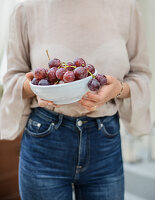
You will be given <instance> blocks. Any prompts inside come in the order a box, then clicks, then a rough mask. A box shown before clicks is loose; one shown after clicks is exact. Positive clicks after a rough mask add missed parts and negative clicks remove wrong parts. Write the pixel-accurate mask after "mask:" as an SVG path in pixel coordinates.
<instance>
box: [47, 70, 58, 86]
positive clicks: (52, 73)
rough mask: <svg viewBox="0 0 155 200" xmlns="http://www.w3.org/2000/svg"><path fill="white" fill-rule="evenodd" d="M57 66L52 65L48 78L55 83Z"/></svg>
mask: <svg viewBox="0 0 155 200" xmlns="http://www.w3.org/2000/svg"><path fill="white" fill-rule="evenodd" d="M56 69H57V68H55V67H52V68H51V69H50V70H48V73H47V75H48V80H49V82H51V83H54V82H55V81H56V80H57V77H56V71H57V70H56Z"/></svg>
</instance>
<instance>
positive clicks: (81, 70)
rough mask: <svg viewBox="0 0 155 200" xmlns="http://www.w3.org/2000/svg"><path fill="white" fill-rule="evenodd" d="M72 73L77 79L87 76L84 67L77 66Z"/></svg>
mask: <svg viewBox="0 0 155 200" xmlns="http://www.w3.org/2000/svg"><path fill="white" fill-rule="evenodd" d="M74 75H75V78H76V79H78V80H80V79H83V78H86V77H87V76H88V71H87V68H86V67H77V68H76V69H75V70H74Z"/></svg>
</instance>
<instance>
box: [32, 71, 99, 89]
mask: <svg viewBox="0 0 155 200" xmlns="http://www.w3.org/2000/svg"><path fill="white" fill-rule="evenodd" d="M96 74H97V70H96V69H95V73H94V74H93V75H96ZM90 78H91V76H88V77H86V78H83V79H80V80H77V81H73V82H70V83H64V84H56V85H45V86H42V85H33V84H32V83H31V81H30V86H32V87H36V88H56V87H60V86H61V87H62V86H68V85H74V84H76V83H77V82H78V83H80V82H82V81H83V80H86V79H90Z"/></svg>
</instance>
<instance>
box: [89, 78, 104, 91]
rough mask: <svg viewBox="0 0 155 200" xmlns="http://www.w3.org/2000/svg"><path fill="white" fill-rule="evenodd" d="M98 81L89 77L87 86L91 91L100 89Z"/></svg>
mask: <svg viewBox="0 0 155 200" xmlns="http://www.w3.org/2000/svg"><path fill="white" fill-rule="evenodd" d="M100 86H101V85H100V83H99V81H98V80H97V79H94V78H93V79H91V80H90V81H89V82H88V88H89V89H90V90H91V91H98V90H99V89H100Z"/></svg>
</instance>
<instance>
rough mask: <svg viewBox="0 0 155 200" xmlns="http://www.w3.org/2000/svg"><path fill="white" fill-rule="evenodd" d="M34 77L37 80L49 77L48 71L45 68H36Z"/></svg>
mask: <svg viewBox="0 0 155 200" xmlns="http://www.w3.org/2000/svg"><path fill="white" fill-rule="evenodd" d="M34 77H35V78H36V79H44V78H46V77H47V73H46V69H44V68H41V67H39V68H36V69H35V71H34Z"/></svg>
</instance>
